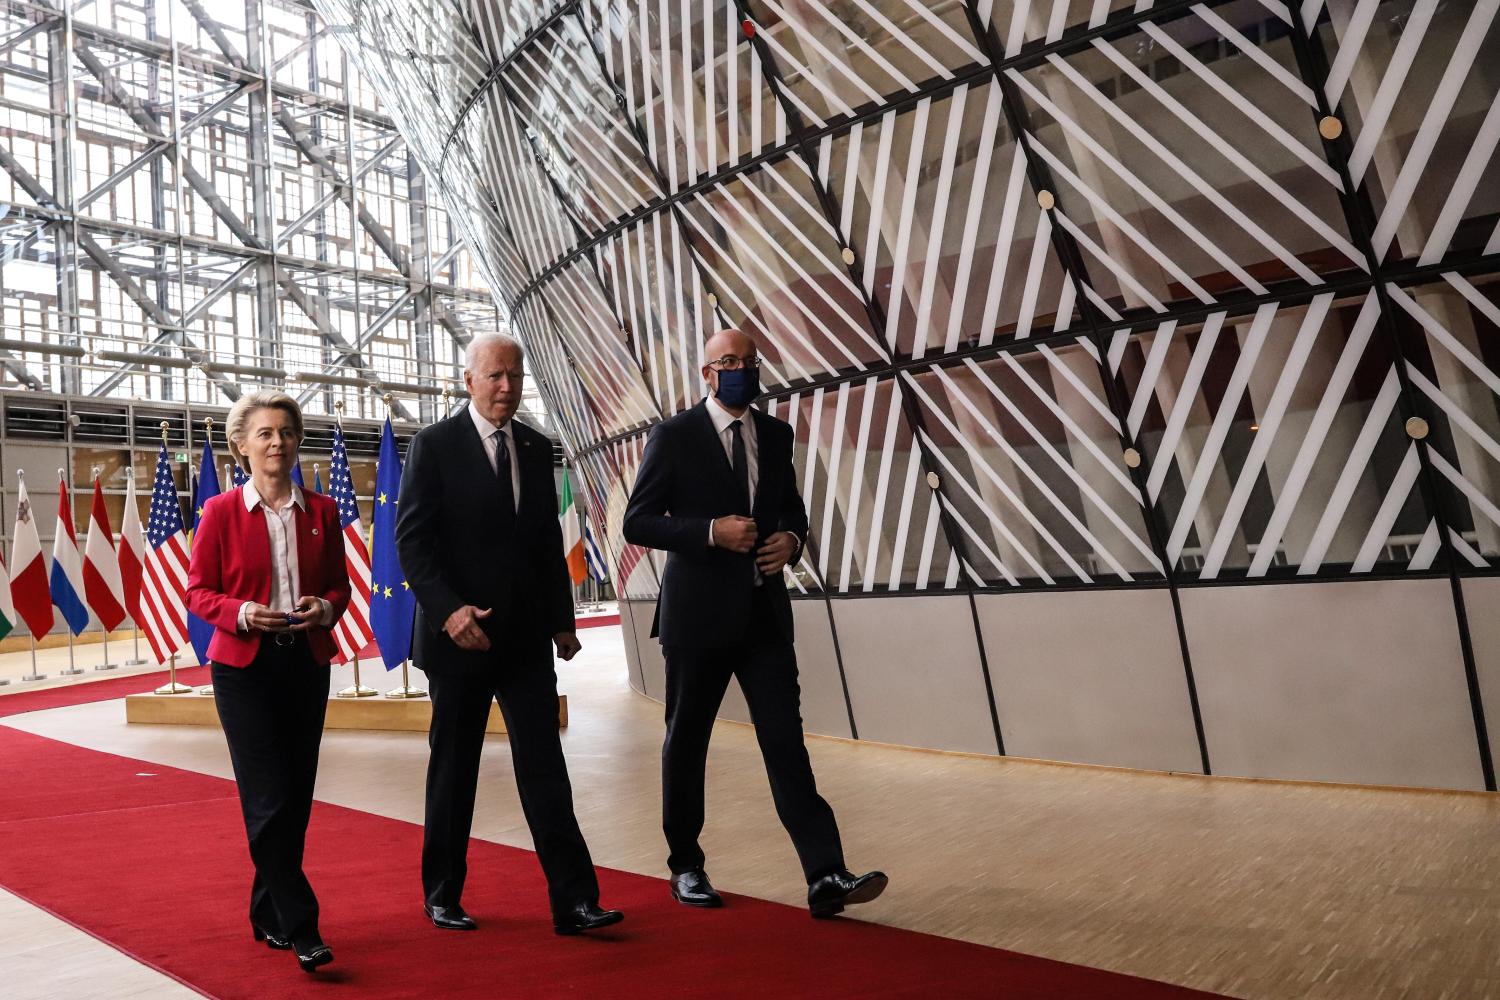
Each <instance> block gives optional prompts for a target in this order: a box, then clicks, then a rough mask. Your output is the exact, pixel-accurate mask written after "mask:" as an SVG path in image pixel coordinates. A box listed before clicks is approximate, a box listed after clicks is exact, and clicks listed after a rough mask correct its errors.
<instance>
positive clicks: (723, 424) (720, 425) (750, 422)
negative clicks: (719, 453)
mask: <svg viewBox="0 0 1500 1000" xmlns="http://www.w3.org/2000/svg"><path fill="white" fill-rule="evenodd" d="M705 398H706V399H707V400H708V418H709V419H710V420H712V421H713V422H714V433H716V434H720V435H722V434H723V433H724V432H725V431H727V430H729V425H730V424H732V423H734V422H735V421H736V420H738V421H739V422H740V426H741V428H742V429H743V430H745V431H747V432H748V433H750V434H754V433H755V417H754V416H753V413H754V410H755V408H754V407H752V406H747V407H745V415H744V416H743V417H737V416H735V415H734V414H733V413H730V412H729V411H728V410H727V409H725V407H724V404H723V403H721V402H719V401H718V400H717V399H715V398H714V397H712V396H707V397H705Z"/></svg>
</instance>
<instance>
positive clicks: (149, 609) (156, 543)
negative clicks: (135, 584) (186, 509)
mask: <svg viewBox="0 0 1500 1000" xmlns="http://www.w3.org/2000/svg"><path fill="white" fill-rule="evenodd" d="M143 569H144V572H143V573H142V580H141V584H142V586H141V617H142V618H143V619H144V620H143V621H142V622H141V623H140V625H141V627H142V628H143V629H144V630H145V632H146V640H147V642H149V643H150V644H151V652H152V653H154V654H155V655H156V662H157V663H166V662H167V660H168V659H169V658H170V657H171V656H172V654H173V653H176V652H177V651H178V650H180V649H181V648H182V647H183V646H185V645H186V644H187V641H188V631H187V608H185V607H184V606H183V595H184V594H186V593H187V581H188V540H187V532H186V531H184V530H183V527H182V507H181V506H180V504H179V503H178V500H177V483H176V482H174V481H173V479H172V465H171V463H170V462H168V461H167V445H166V442H165V441H163V442H162V446H161V451H160V452H158V453H157V456H156V481H155V482H154V483H153V484H152V486H151V512H150V515H149V516H148V517H147V519H146V562H145V566H144V567H143Z"/></svg>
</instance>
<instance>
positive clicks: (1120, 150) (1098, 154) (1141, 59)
mask: <svg viewBox="0 0 1500 1000" xmlns="http://www.w3.org/2000/svg"><path fill="white" fill-rule="evenodd" d="M1290 31H1291V28H1290V26H1289V25H1287V24H1286V23H1285V22H1283V21H1281V20H1280V19H1279V18H1278V17H1277V16H1276V15H1274V14H1272V13H1271V12H1270V10H1269V9H1268V8H1266V7H1265V6H1263V5H1262V4H1260V3H1258V2H1256V0H1237V2H1235V3H1230V4H1226V5H1222V6H1218V7H1214V8H1212V9H1210V8H1208V7H1203V6H1199V7H1194V8H1193V13H1191V14H1190V15H1188V16H1185V17H1180V18H1176V19H1173V20H1169V21H1164V22H1163V23H1162V24H1161V25H1157V24H1153V23H1150V22H1146V23H1143V24H1142V25H1141V26H1140V30H1138V31H1136V32H1133V33H1131V34H1129V35H1126V36H1124V37H1122V38H1118V39H1113V40H1099V41H1096V42H1095V43H1094V45H1093V46H1092V47H1089V48H1086V49H1083V50H1081V51H1078V52H1074V53H1070V54H1069V55H1068V56H1067V57H1066V58H1065V59H1064V58H1061V57H1058V56H1051V57H1049V58H1048V59H1047V61H1046V62H1044V63H1042V64H1040V65H1038V66H1036V67H1035V68H1033V69H1029V70H1027V71H1025V72H1024V73H1017V72H1015V71H1011V72H1009V73H1007V76H1008V77H1009V79H1010V80H1011V81H1012V82H1013V83H1015V85H1016V86H1017V87H1018V88H1019V90H1020V92H1021V94H1022V95H1023V99H1024V104H1025V107H1026V114H1027V115H1028V116H1029V117H1030V119H1031V121H1032V122H1033V123H1034V125H1033V129H1034V134H1035V139H1036V141H1035V143H1034V148H1035V149H1036V151H1037V154H1038V156H1039V157H1040V159H1041V160H1042V161H1043V163H1044V164H1045V165H1046V167H1047V169H1048V170H1049V171H1050V173H1051V175H1052V178H1053V183H1054V184H1055V185H1056V187H1057V190H1056V191H1054V192H1051V193H1052V194H1053V196H1054V197H1055V199H1056V203H1057V206H1058V208H1057V210H1056V211H1054V212H1053V213H1052V215H1053V216H1054V221H1055V222H1056V223H1057V224H1058V225H1060V226H1062V227H1063V228H1064V229H1065V230H1066V231H1067V232H1068V233H1070V234H1071V235H1072V237H1073V239H1074V240H1075V241H1076V242H1077V243H1078V244H1079V246H1080V250H1081V253H1082V256H1083V258H1084V260H1083V263H1084V266H1085V267H1086V268H1087V271H1088V278H1089V284H1090V286H1091V288H1090V290H1089V296H1090V297H1091V298H1092V299H1093V300H1094V301H1095V304H1096V305H1098V307H1099V309H1100V311H1101V312H1102V313H1103V314H1104V315H1105V316H1107V317H1109V318H1110V319H1117V318H1119V316H1120V314H1122V313H1131V312H1156V313H1160V312H1163V311H1165V309H1166V308H1167V306H1168V305H1170V304H1173V303H1184V304H1186V303H1203V304H1209V303H1213V302H1216V301H1218V299H1219V297H1220V296H1222V295H1225V294H1226V293H1232V292H1240V291H1250V292H1254V293H1256V294H1262V293H1264V292H1265V291H1266V290H1267V287H1268V286H1269V285H1271V284H1272V283H1275V282H1281V281H1297V282H1301V283H1304V284H1308V285H1316V284H1320V283H1321V282H1322V280H1323V276H1324V275H1327V274H1331V273H1335V272H1341V271H1350V270H1353V269H1356V268H1359V267H1362V266H1363V264H1364V258H1363V255H1362V254H1361V253H1360V252H1359V251H1358V250H1357V249H1356V248H1355V247H1354V245H1353V244H1352V243H1351V242H1350V240H1349V238H1348V234H1347V232H1346V228H1345V225H1344V217H1343V210H1342V208H1341V206H1340V202H1339V197H1338V196H1339V191H1340V188H1341V186H1342V185H1341V182H1340V179H1339V176H1338V174H1337V173H1336V172H1335V171H1334V169H1333V168H1332V167H1331V166H1329V164H1328V163H1327V162H1326V160H1325V158H1324V155H1323V148H1322V140H1321V139H1320V137H1319V135H1318V131H1317V128H1316V123H1317V115H1316V111H1315V98H1314V95H1313V93H1312V91H1311V90H1310V89H1309V88H1308V87H1307V86H1306V85H1305V84H1303V83H1302V82H1301V79H1300V77H1298V76H1297V67H1296V61H1295V58H1294V54H1293V51H1292V46H1291V39H1290ZM1230 32H1232V33H1233V34H1232V35H1228V37H1226V35H1227V34H1228V33H1230Z"/></svg>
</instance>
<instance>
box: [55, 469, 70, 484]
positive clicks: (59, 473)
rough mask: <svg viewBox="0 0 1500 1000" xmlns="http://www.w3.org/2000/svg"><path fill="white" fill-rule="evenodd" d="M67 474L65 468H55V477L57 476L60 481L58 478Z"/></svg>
mask: <svg viewBox="0 0 1500 1000" xmlns="http://www.w3.org/2000/svg"><path fill="white" fill-rule="evenodd" d="M67 474H68V472H67V470H66V469H58V470H57V478H58V480H59V481H60V480H62V479H64V478H66V476H67Z"/></svg>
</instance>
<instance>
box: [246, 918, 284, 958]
mask: <svg viewBox="0 0 1500 1000" xmlns="http://www.w3.org/2000/svg"><path fill="white" fill-rule="evenodd" d="M250 930H251V931H252V932H253V933H254V934H255V940H257V941H264V942H265V943H266V947H267V948H271V949H273V950H275V951H287V950H289V949H290V948H291V947H292V942H290V941H288V940H287V939H286V938H284V937H282V936H281V935H280V934H272V933H271V932H270V931H268V930H265V929H263V928H262V927H261V926H260V925H259V924H251V925H250Z"/></svg>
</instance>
